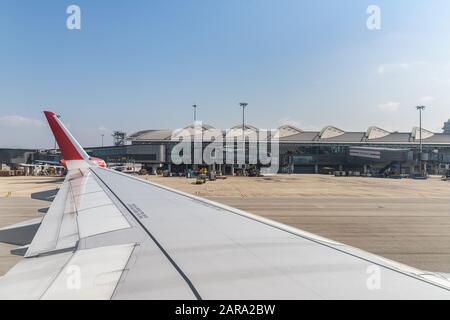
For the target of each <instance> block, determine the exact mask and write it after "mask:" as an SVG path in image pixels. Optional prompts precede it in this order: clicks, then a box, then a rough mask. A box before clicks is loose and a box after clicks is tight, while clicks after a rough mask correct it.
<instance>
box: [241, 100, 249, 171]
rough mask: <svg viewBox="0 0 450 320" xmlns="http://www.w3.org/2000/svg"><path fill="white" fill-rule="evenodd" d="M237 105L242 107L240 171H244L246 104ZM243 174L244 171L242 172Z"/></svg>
mask: <svg viewBox="0 0 450 320" xmlns="http://www.w3.org/2000/svg"><path fill="white" fill-rule="evenodd" d="M239 105H240V106H241V107H242V157H243V162H244V163H243V164H242V171H244V168H245V133H244V132H245V108H246V107H247V106H248V103H247V102H240V103H239ZM242 174H243V175H244V172H242Z"/></svg>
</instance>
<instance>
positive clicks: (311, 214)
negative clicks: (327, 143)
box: [0, 175, 450, 276]
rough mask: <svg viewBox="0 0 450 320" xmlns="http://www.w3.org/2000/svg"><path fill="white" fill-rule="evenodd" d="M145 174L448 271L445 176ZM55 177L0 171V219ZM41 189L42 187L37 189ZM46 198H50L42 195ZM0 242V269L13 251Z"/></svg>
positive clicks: (21, 210) (26, 207)
mask: <svg viewBox="0 0 450 320" xmlns="http://www.w3.org/2000/svg"><path fill="white" fill-rule="evenodd" d="M143 178H145V179H147V180H150V181H154V182H157V183H160V184H164V185H167V186H170V187H173V188H176V189H179V190H182V191H185V192H190V193H192V194H195V195H198V196H202V197H205V198H208V199H211V200H215V201H218V202H222V203H225V204H228V205H231V206H233V207H237V208H240V209H243V210H246V211H248V212H252V213H255V214H258V215H261V216H264V217H267V218H270V219H273V220H276V221H279V222H282V223H285V224H288V225H292V226H295V227H297V228H300V229H303V230H306V231H309V232H313V233H316V234H319V235H322V236H325V237H327V238H330V239H333V240H336V241H340V242H343V243H346V244H349V245H352V246H355V247H358V248H361V249H363V250H366V251H369V252H373V253H376V254H379V255H381V256H384V257H386V258H389V259H392V260H396V261H399V262H403V263H405V264H407V265H410V266H413V267H417V268H420V269H423V270H430V271H441V272H450V182H443V181H440V179H439V178H438V177H433V178H431V179H429V180H427V181H422V180H410V179H403V180H392V179H375V178H359V177H334V176H326V175H275V176H270V177H258V178H248V177H228V178H227V179H225V180H217V181H209V182H207V183H206V184H204V185H195V183H194V182H195V180H194V179H186V178H178V177H176V178H175V177H161V176H145V177H143ZM61 181H62V180H61V179H58V178H51V177H7V178H5V177H2V178H0V227H2V226H6V225H9V224H13V223H16V222H19V221H22V220H26V219H31V218H34V217H37V216H39V215H40V213H38V212H37V210H38V209H40V208H45V207H48V205H49V202H47V201H43V200H37V199H31V198H30V194H32V193H36V192H40V193H42V192H43V191H46V190H49V189H54V188H55V187H57V186H58V184H59V183H61ZM42 194H45V193H42ZM49 200H50V199H49ZM12 247H13V246H8V245H3V244H0V276H1V275H3V274H4V273H5V272H6V271H7V270H8V269H9V268H11V267H12V266H13V265H14V264H15V263H16V262H17V261H18V260H19V259H20V258H19V257H15V256H12V255H10V254H9V250H10V249H11V248H12Z"/></svg>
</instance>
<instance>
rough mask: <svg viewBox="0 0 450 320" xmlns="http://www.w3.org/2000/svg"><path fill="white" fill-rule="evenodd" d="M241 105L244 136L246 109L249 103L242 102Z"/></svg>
mask: <svg viewBox="0 0 450 320" xmlns="http://www.w3.org/2000/svg"><path fill="white" fill-rule="evenodd" d="M239 105H240V106H241V107H242V134H244V130H245V108H246V107H247V106H248V103H247V102H241V103H239Z"/></svg>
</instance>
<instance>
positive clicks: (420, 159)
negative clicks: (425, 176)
mask: <svg viewBox="0 0 450 320" xmlns="http://www.w3.org/2000/svg"><path fill="white" fill-rule="evenodd" d="M416 109H417V110H419V161H420V173H422V170H423V169H422V111H423V110H425V106H417V107H416Z"/></svg>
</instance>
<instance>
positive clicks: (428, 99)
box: [420, 96, 436, 103]
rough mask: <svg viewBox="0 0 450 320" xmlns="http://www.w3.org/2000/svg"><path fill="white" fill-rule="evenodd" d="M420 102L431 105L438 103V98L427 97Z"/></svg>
mask: <svg viewBox="0 0 450 320" xmlns="http://www.w3.org/2000/svg"><path fill="white" fill-rule="evenodd" d="M420 101H421V102H423V103H430V102H434V101H436V98H435V97H431V96H426V97H422V98H420Z"/></svg>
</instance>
